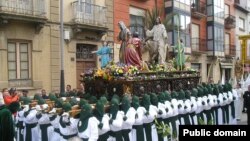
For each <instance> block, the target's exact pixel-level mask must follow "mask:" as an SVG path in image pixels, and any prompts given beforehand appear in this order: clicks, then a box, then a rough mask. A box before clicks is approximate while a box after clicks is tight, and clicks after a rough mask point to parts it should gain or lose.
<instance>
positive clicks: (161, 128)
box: [154, 118, 171, 137]
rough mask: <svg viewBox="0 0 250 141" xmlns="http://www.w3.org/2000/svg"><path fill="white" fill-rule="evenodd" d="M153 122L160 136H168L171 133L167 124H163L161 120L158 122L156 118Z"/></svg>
mask: <svg viewBox="0 0 250 141" xmlns="http://www.w3.org/2000/svg"><path fill="white" fill-rule="evenodd" d="M154 122H155V126H156V129H157V132H158V133H160V134H162V137H168V136H170V135H171V128H170V127H169V125H167V124H165V123H164V122H163V121H162V122H158V121H157V119H156V118H155V120H154Z"/></svg>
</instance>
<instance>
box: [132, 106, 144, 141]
mask: <svg viewBox="0 0 250 141" xmlns="http://www.w3.org/2000/svg"><path fill="white" fill-rule="evenodd" d="M135 112H136V114H137V118H136V119H135V122H134V125H142V124H143V117H144V113H146V109H145V108H144V107H138V108H137V110H136V111H135ZM131 141H136V130H135V129H132V139H131Z"/></svg>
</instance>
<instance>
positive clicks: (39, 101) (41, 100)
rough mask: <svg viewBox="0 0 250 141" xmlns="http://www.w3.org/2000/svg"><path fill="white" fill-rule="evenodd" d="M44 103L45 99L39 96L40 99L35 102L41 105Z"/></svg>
mask: <svg viewBox="0 0 250 141" xmlns="http://www.w3.org/2000/svg"><path fill="white" fill-rule="evenodd" d="M45 103H46V102H45V100H44V99H42V98H41V99H39V100H38V103H37V104H38V105H43V104H45Z"/></svg>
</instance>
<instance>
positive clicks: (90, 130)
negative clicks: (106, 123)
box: [78, 117, 99, 141]
mask: <svg viewBox="0 0 250 141" xmlns="http://www.w3.org/2000/svg"><path fill="white" fill-rule="evenodd" d="M80 122H81V120H79V124H80ZM98 123H99V121H98V120H97V119H96V117H91V118H89V120H88V127H87V128H86V129H85V130H84V131H83V132H80V131H78V136H79V137H80V138H84V139H88V141H97V140H98V137H99V136H98Z"/></svg>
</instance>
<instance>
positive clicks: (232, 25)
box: [225, 14, 236, 28]
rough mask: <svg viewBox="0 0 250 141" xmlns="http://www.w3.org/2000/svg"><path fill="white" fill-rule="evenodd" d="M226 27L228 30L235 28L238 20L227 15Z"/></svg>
mask: <svg viewBox="0 0 250 141" xmlns="http://www.w3.org/2000/svg"><path fill="white" fill-rule="evenodd" d="M225 27H226V28H235V27H236V18H235V16H233V15H230V14H228V15H225Z"/></svg>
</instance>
